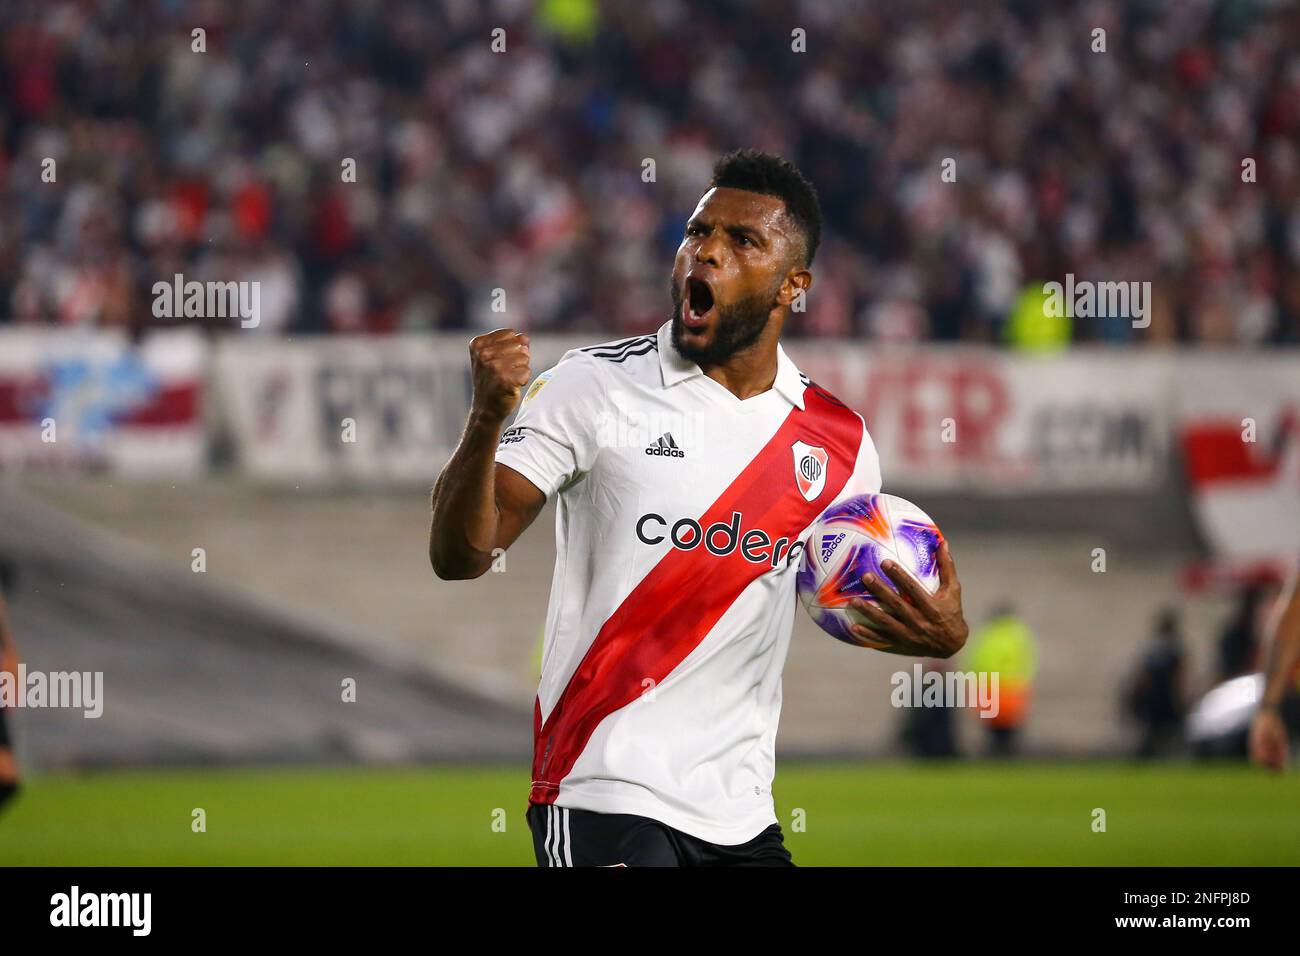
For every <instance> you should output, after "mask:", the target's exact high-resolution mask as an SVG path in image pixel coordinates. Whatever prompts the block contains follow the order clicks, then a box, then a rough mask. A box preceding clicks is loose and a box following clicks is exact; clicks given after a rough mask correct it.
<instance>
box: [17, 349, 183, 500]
mask: <svg viewBox="0 0 1300 956" xmlns="http://www.w3.org/2000/svg"><path fill="white" fill-rule="evenodd" d="M207 355H208V349H207V345H206V343H205V341H204V339H203V338H202V336H201V335H200V334H199V333H198V332H196V331H194V330H175V331H166V332H157V333H154V334H153V335H150V336H149V337H148V338H146V339H145V340H144V342H142V343H140V344H138V345H136V344H132V343H131V342H130V341H129V340H128V339H127V337H126V335H125V334H123V333H121V332H116V331H104V330H67V329H44V328H10V329H3V330H0V471H30V470H65V471H66V470H89V471H107V472H110V473H112V474H119V475H123V476H143V477H153V476H158V477H161V476H167V477H185V476H190V475H195V474H197V473H198V472H199V471H200V470H201V469H202V468H203V466H204V464H205V453H206V448H207V435H206V432H205V429H204V422H203V414H202V412H203V408H202V396H203V381H204V377H205V374H206V364H207Z"/></svg>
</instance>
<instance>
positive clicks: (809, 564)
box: [798, 495, 943, 647]
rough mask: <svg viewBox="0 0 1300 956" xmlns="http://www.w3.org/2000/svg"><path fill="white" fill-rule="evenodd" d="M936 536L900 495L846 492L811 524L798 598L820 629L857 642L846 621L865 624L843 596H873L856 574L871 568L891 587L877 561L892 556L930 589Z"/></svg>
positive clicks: (935, 580) (935, 572)
mask: <svg viewBox="0 0 1300 956" xmlns="http://www.w3.org/2000/svg"><path fill="white" fill-rule="evenodd" d="M942 542H943V535H942V534H941V533H940V531H939V527H938V525H936V524H935V523H934V521H933V520H931V518H930V516H929V515H927V514H926V513H925V512H924V511H922V510H921V509H920V508H918V507H917V506H916V505H914V504H912V503H911V502H910V501H908V500H906V499H904V498H899V497H896V496H894V495H858V496H857V497H855V498H848V499H846V500H844V501H841V502H839V503H838V504H835V505H832V506H831V507H830V508H828V509H826V511H825V512H824V513H823V514H822V516H821V517H820V518H818V519H817V522H816V523H815V524H814V525H813V527H812V532H811V534H810V535H809V537H808V543H807V546H806V547H805V548H804V552H803V562H802V564H801V565H800V567H799V576H798V582H799V583H798V588H799V600H800V601H801V602H802V603H803V606H804V609H805V610H806V611H807V612H808V614H809V616H810V617H811V618H812V619H813V620H814V621H815V622H816V623H817V626H818V627H820V628H821V629H822V630H823V631H825V632H826V633H827V634H829V635H831V637H834V638H836V639H837V640H841V641H844V642H845V643H846V644H853V645H855V646H859V647H860V646H862V641H861V640H859V639H858V638H857V637H856V636H855V635H854V633H853V631H851V630H850V629H849V628H850V625H852V624H867V625H868V626H870V625H869V623H868V621H867V619H866V618H865V617H863V616H862V615H861V614H860V613H858V612H857V611H855V610H853V609H852V608H851V607H849V602H850V601H852V600H853V599H854V598H863V599H865V600H868V601H875V598H874V597H872V596H871V592H870V591H868V590H867V588H866V585H864V584H863V583H862V576H863V575H865V574H867V573H872V574H875V575H876V577H877V578H879V579H880V580H882V581H884V582H885V583H886V584H887V585H888V586H889V587H891V588H894V582H893V581H891V580H890V579H889V576H888V575H887V574H885V573H884V571H882V570H881V568H880V563H881V562H882V561H885V560H888V559H890V558H892V559H893V560H894V561H896V562H898V564H899V565H901V566H902V567H903V568H905V569H906V570H907V571H909V572H911V574H912V576H913V577H914V578H916V579H917V580H918V581H920V582H921V585H922V587H924V588H925V589H926V590H927V591H929V592H930V593H931V594H933V593H934V592H935V591H937V590H938V589H939V545H940V544H941V543H942ZM894 590H898V589H897V588H894Z"/></svg>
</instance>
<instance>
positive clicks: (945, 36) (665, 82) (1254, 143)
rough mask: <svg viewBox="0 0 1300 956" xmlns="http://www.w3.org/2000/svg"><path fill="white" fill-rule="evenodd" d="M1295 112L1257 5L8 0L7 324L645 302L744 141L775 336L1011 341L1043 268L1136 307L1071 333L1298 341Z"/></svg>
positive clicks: (442, 324)
mask: <svg viewBox="0 0 1300 956" xmlns="http://www.w3.org/2000/svg"><path fill="white" fill-rule="evenodd" d="M196 28H201V29H202V30H204V31H205V33H204V34H203V42H204V45H205V52H195V50H194V49H193V45H194V43H195V42H196V41H195V39H194V34H193V32H192V31H194V30H195V29H196ZM496 28H501V29H503V30H504V31H505V32H504V39H505V44H506V48H505V50H504V52H494V50H493V48H492V41H493V30H494V29H496ZM796 30H802V31H804V33H803V34H802V39H803V40H804V42H806V51H804V52H799V51H798V49H797V48H798V45H799V42H800V39H801V35H800V34H797V33H792V31H796ZM1098 30H1101V31H1104V34H1098V33H1097V32H1096V31H1098ZM1099 38H1100V40H1099ZM1103 41H1104V44H1105V49H1104V52H1103V51H1102V50H1100V49H1098V45H1099V42H1103ZM742 51H743V52H742ZM1297 144H1300V11H1298V10H1297V7H1296V5H1294V4H1288V3H1281V2H1268V0H1179V2H1169V3H1162V2H1154V0H1130V2H1119V0H1085V2H1066V3H1052V4H1040V3H1037V2H1034V0H998V2H993V0H961V2H957V0H952V2H937V0H918V2H906V3H905V2H902V0H889V2H869V3H868V2H845V0H802V2H796V3H785V2H767V0H759V2H741V0H733V2H722V0H718V2H710V3H694V2H692V3H686V2H682V0H654V2H622V0H620V2H614V0H611V2H605V3H598V2H596V0H540V2H538V3H536V4H533V3H529V2H524V0H509V2H502V0H494V2H479V0H444V2H440V3H427V2H414V0H396V2H382V3H381V2H379V0H357V2H351V3H343V2H337V3H333V2H322V0H298V2H294V3H277V2H272V0H267V2H225V0H197V2H182V0H141V2H127V0H120V2H119V0H105V2H98V3H94V2H89V0H86V2H80V0H10V2H8V3H5V4H4V5H2V6H0V324H6V323H19V324H22V323H37V324H56V325H64V326H83V325H101V326H125V327H129V328H132V329H137V328H144V327H148V326H150V325H156V324H166V323H170V322H172V321H176V320H172V319H158V318H155V317H154V315H153V312H152V310H151V302H152V298H153V297H152V293H151V289H152V287H153V285H154V283H156V282H159V281H164V282H170V281H171V280H172V277H173V275H174V274H176V273H181V274H183V275H184V276H185V278H186V279H198V280H200V281H203V280H222V281H225V280H232V279H235V280H255V281H259V282H260V283H261V324H260V326H259V333H311V332H360V331H365V332H379V333H382V332H391V331H397V330H424V329H441V328H456V329H461V328H469V329H478V328H490V327H494V326H498V325H503V324H511V325H514V326H516V327H522V328H527V329H530V330H542V329H546V330H550V329H563V330H567V331H581V332H583V333H587V332H590V333H591V334H593V335H598V336H602V337H605V338H609V337H613V336H614V335H616V334H621V333H631V332H640V331H644V330H645V329H647V328H653V327H654V326H655V325H657V324H659V322H661V321H662V320H663V318H665V317H666V316H667V312H668V309H669V307H670V306H669V297H668V290H667V288H666V286H667V282H668V274H669V268H670V262H671V256H672V252H673V250H674V249H675V248H676V245H677V243H678V242H679V241H680V236H681V230H682V226H683V223H684V221H685V219H686V217H687V215H688V214H689V212H690V210H691V209H692V208H693V205H694V203H695V201H696V199H697V198H698V196H699V194H700V192H701V191H702V189H703V187H704V186H705V184H706V183H707V182H708V178H709V173H710V168H711V166H712V163H713V161H714V159H715V158H716V157H717V156H718V155H719V154H720V153H722V152H725V151H727V150H730V149H733V148H736V147H738V146H752V147H755V148H760V149H766V150H772V151H776V152H779V153H782V154H783V155H786V156H788V157H789V158H791V159H792V160H794V161H795V162H796V163H797V164H799V165H800V166H801V168H803V170H804V171H805V172H806V173H807V175H808V176H809V178H810V179H812V181H813V182H814V184H815V185H816V186H817V188H818V190H819V192H820V194H821V199H822V204H823V209H824V214H825V216H826V220H827V237H826V240H825V242H824V244H823V246H822V251H821V252H820V253H819V254H818V261H817V262H816V263H815V273H816V284H815V286H814V288H813V290H812V293H811V295H810V298H809V302H808V309H807V311H806V312H805V313H802V314H799V315H796V317H795V321H794V323H793V328H792V329H791V331H792V332H793V333H794V334H798V335H806V336H831V337H836V336H852V337H857V338H863V339H869V340H917V339H925V340H971V341H991V342H1007V341H1008V340H1009V339H1014V336H1009V334H1008V330H1009V329H1012V328H1013V327H1014V323H1013V322H1012V321H1010V320H1011V319H1012V317H1013V316H1015V315H1016V314H1017V312H1018V310H1024V309H1026V308H1031V309H1040V308H1041V295H1038V294H1036V293H1035V289H1037V290H1041V288H1042V284H1043V283H1044V282H1047V281H1053V280H1055V281H1063V280H1064V277H1065V275H1066V274H1067V273H1072V274H1073V275H1074V276H1075V277H1077V278H1078V279H1094V280H1101V281H1113V280H1144V281H1150V282H1151V283H1152V285H1151V288H1152V290H1153V309H1152V315H1151V324H1150V327H1148V328H1145V329H1136V328H1134V325H1133V323H1132V322H1130V321H1127V320H1126V319H1120V318H1116V317H1111V318H1101V319H1083V318H1078V319H1075V320H1074V322H1073V323H1072V327H1068V328H1067V329H1066V331H1065V333H1064V336H1065V338H1067V339H1073V340H1075V341H1089V340H1117V341H1124V340H1128V339H1134V340H1141V341H1154V342H1167V341H1179V342H1204V343H1221V344H1236V345H1251V346H1254V345H1267V344H1277V343H1295V342H1300V268H1298V267H1300V152H1298V150H1297ZM46 159H53V160H54V161H55V163H54V167H53V168H54V170H55V175H54V181H53V182H48V181H46V179H45V178H43V172H44V171H45V170H46V169H47V168H48V164H45V163H44V161H45V160H46ZM348 159H351V160H355V168H356V177H355V180H356V181H355V182H345V181H344V162H345V160H348ZM945 159H952V160H955V163H953V164H949V166H948V167H947V168H949V169H950V170H951V171H953V172H955V182H947V181H944V177H943V176H942V175H941V173H942V171H943V169H944V168H945V163H944V161H945ZM647 160H653V161H654V163H653V177H652V178H653V181H646V179H647V178H650V177H649V176H648V174H647V169H648V168H649V167H648V164H647ZM1246 161H1250V162H1246ZM1243 163H1245V166H1243ZM1247 167H1253V172H1252V171H1250V170H1248V169H1247ZM47 177H48V174H47ZM948 178H952V177H951V176H950V177H948ZM1243 180H1246V181H1243ZM498 288H499V289H503V290H505V293H506V308H507V312H506V315H505V316H502V315H501V314H499V313H497V312H494V311H493V310H492V304H493V301H494V300H493V295H492V290H494V289H498ZM498 301H499V300H498ZM218 324H220V325H225V326H228V327H230V328H237V327H238V321H237V320H224V321H223V322H221V323H214V326H215V325H218ZM1011 344H1013V345H1014V344H1017V343H1016V342H1015V341H1012V342H1011Z"/></svg>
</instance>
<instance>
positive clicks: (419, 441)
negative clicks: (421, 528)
mask: <svg viewBox="0 0 1300 956" xmlns="http://www.w3.org/2000/svg"><path fill="white" fill-rule="evenodd" d="M469 339H470V336H469V335H465V336H454V335H444V336H428V335H403V336H393V337H383V338H379V337H373V338H366V337H351V336H339V337H331V338H311V339H303V340H298V341H288V340H267V339H263V338H251V337H250V338H245V337H241V336H238V335H235V336H231V337H229V338H226V339H224V340H221V341H220V342H219V343H218V348H217V355H216V362H215V382H214V384H215V390H216V401H217V405H218V408H219V411H220V415H221V418H222V420H223V426H224V427H225V428H226V429H227V430H228V431H229V433H230V436H231V438H232V439H233V440H234V443H235V447H236V452H237V454H238V457H239V461H240V463H241V464H242V466H243V467H244V468H245V469H247V470H248V472H249V473H251V474H252V475H254V476H256V477H261V478H270V479H276V480H283V481H294V482H297V483H300V484H301V483H312V482H315V483H329V482H338V481H346V482H360V483H367V482H395V483H408V482H427V483H429V484H430V485H432V484H433V481H434V479H435V478H436V477H437V476H438V472H439V471H440V470H441V469H442V466H443V465H444V464H446V461H447V458H448V457H449V456H450V454H451V451H452V449H453V448H455V445H456V442H457V441H458V440H459V437H460V433H461V429H462V428H463V427H464V425H465V416H466V414H467V413H468V411H469V399H470V394H471V387H472V386H471V381H470V372H469ZM563 347H566V346H564V345H563V344H562V343H561V342H560V341H559V340H553V342H552V344H551V347H548V345H547V344H546V343H542V344H541V345H539V346H537V347H535V348H534V349H533V354H534V365H535V368H536V370H537V371H541V370H543V369H544V368H546V367H547V364H553V363H554V362H555V361H557V360H558V359H559V356H560V354H562V352H558V351H556V349H557V348H563ZM543 363H546V364H543Z"/></svg>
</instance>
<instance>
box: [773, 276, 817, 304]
mask: <svg viewBox="0 0 1300 956" xmlns="http://www.w3.org/2000/svg"><path fill="white" fill-rule="evenodd" d="M811 288H812V273H811V272H809V271H808V269H807V268H806V267H804V266H794V267H793V268H791V269H790V271H789V272H787V273H786V274H785V281H784V282H782V283H781V292H780V294H779V295H778V297H777V301H778V302H780V303H781V304H782V305H792V304H793V303H794V301H795V300H796V299H798V298H799V296H800V295H807V294H808V290H809V289H811ZM801 311H802V310H801Z"/></svg>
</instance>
